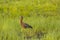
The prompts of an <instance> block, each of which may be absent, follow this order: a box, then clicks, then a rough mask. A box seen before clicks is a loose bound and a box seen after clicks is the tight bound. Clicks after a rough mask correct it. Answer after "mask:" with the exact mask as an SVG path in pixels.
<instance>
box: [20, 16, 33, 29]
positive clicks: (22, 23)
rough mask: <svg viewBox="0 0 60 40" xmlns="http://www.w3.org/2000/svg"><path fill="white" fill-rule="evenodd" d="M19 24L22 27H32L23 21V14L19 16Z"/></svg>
mask: <svg viewBox="0 0 60 40" xmlns="http://www.w3.org/2000/svg"><path fill="white" fill-rule="evenodd" d="M20 24H21V26H22V27H23V28H31V29H32V26H30V25H29V24H27V23H24V22H23V16H21V18H20Z"/></svg>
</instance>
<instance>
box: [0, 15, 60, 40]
mask: <svg viewBox="0 0 60 40" xmlns="http://www.w3.org/2000/svg"><path fill="white" fill-rule="evenodd" d="M19 20H20V18H19V17H17V18H15V19H13V18H5V19H4V20H3V18H1V21H0V25H1V26H0V28H1V29H0V40H3V39H4V40H24V37H26V38H27V37H30V36H31V40H38V38H37V36H36V35H37V33H39V32H40V31H42V32H43V33H46V34H44V36H43V37H42V38H40V39H41V40H58V39H59V40H60V32H59V31H60V25H59V23H60V17H59V16H52V17H50V16H48V17H44V16H42V15H41V16H32V17H24V20H23V21H24V22H25V23H28V24H30V25H31V26H32V27H33V29H23V28H22V27H21V25H20V23H19Z"/></svg>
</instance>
